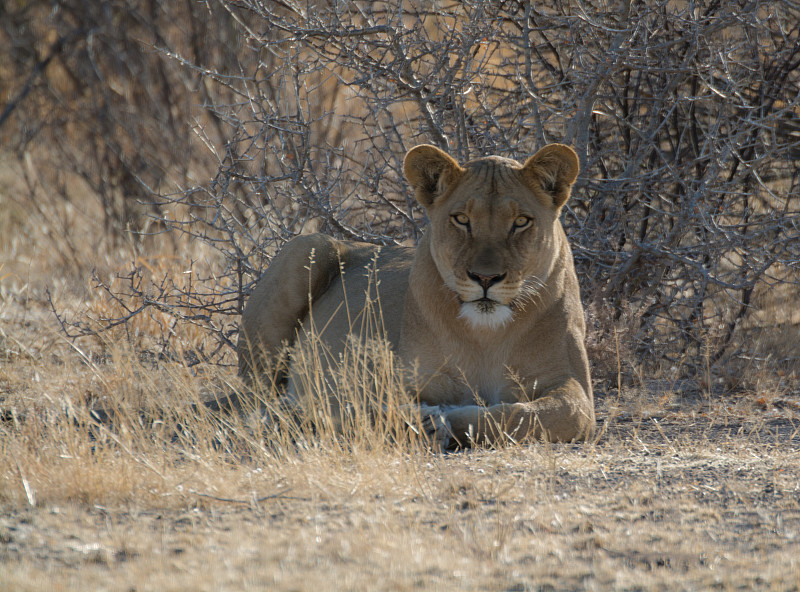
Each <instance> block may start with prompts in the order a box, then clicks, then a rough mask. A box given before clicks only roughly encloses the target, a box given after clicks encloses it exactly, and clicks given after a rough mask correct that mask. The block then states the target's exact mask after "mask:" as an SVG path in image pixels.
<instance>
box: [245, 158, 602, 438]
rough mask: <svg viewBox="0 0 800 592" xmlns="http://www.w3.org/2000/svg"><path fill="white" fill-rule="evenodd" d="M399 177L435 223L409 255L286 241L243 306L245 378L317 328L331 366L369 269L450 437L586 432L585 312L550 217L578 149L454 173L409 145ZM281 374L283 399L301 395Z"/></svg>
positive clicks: (473, 165)
mask: <svg viewBox="0 0 800 592" xmlns="http://www.w3.org/2000/svg"><path fill="white" fill-rule="evenodd" d="M404 169H405V174H406V178H407V179H408V181H409V183H410V184H411V185H412V186H413V187H414V190H415V192H416V197H417V200H418V201H419V203H420V204H421V205H422V206H423V207H425V209H426V212H427V214H428V218H429V219H430V227H429V229H428V230H427V232H426V233H425V235H424V236H423V238H422V239H421V241H420V243H419V245H418V247H417V248H416V250H414V249H410V248H404V247H383V248H380V247H376V246H373V245H367V244H362V243H349V242H343V241H338V240H335V239H332V238H330V237H327V236H323V235H309V236H301V237H298V238H296V239H294V240H293V241H291V242H290V243H288V244H287V245H286V246H285V247H284V248H283V249H282V250H281V252H280V253H279V254H278V255H277V256H276V257H275V259H274V260H273V262H272V264H271V265H270V267H269V269H268V270H267V272H266V273H265V275H264V277H263V278H262V279H261V280H260V282H259V283H258V285H257V286H256V289H255V290H254V292H253V294H252V296H251V297H250V300H249V301H248V303H247V306H246V307H245V310H244V314H243V316H242V328H241V336H240V340H239V365H240V372H241V374H242V375H243V376H244V377H245V378H249V379H252V378H253V377H255V376H257V375H259V373H260V372H262V371H263V368H264V366H265V362H266V361H267V360H274V359H275V358H276V357H277V356H278V355H279V353H280V351H281V347H282V344H286V343H289V344H291V343H293V342H295V340H296V339H297V335H300V336H301V337H300V339H301V340H303V339H304V337H303V336H304V335H305V334H306V332H307V331H308V329H309V328H310V326H311V325H312V320H313V326H314V327H315V328H316V330H317V331H320V330H321V329H322V328H324V331H322V332H321V335H320V337H321V338H322V340H323V342H325V343H326V344H327V346H328V347H329V348H330V350H331V351H332V353H333V356H334V358H333V359H335V357H336V355H337V354H338V352H341V351H343V349H344V339H345V337H346V335H348V333H351V332H355V333H360V329H356V327H361V324H360V321H359V319H358V317H359V315H360V314H361V311H362V310H363V308H364V302H365V293H366V292H367V290H368V285H369V283H370V278H369V274H368V273H367V272H366V269H367V268H373V269H377V270H378V279H379V282H380V283H379V287H378V290H379V294H380V308H381V312H382V321H383V324H384V326H385V329H386V336H387V339H388V340H389V342H390V343H391V344H392V346H393V348H394V349H395V351H396V352H397V353H398V354H399V357H400V359H401V360H402V362H403V364H404V368H405V369H406V370H407V378H406V386H407V389H408V390H409V391H410V392H411V393H412V395H416V396H417V397H418V400H419V402H420V404H421V405H423V406H433V407H434V408H436V409H437V410H438V411H437V412H439V413H441V414H442V415H443V417H444V419H445V422H444V424H442V425H446V426H447V427H448V429H449V434H448V435H447V437H446V438H444V441H445V442H447V441H449V442H450V443H451V444H467V443H470V442H497V441H501V440H505V439H511V440H514V441H524V440H530V439H540V438H547V439H549V440H553V441H571V440H577V439H584V438H586V437H588V436H589V435H590V434H591V433H592V430H593V427H594V405H593V398H592V388H591V382H590V377H589V365H588V360H587V357H586V350H585V348H584V334H585V327H584V320H583V319H584V317H583V309H582V306H581V301H580V293H579V287H578V281H577V278H576V275H575V269H574V266H573V262H572V253H571V251H570V248H569V244H568V242H567V239H566V236H565V234H564V231H563V229H562V227H561V223H560V222H559V214H560V212H561V208H562V207H563V205H564V203H565V202H566V201H567V199H568V198H569V195H570V191H571V188H572V185H573V183H574V182H575V179H576V177H577V174H578V159H577V156H576V155H575V152H574V151H573V150H572V149H571V148H569V147H568V146H564V145H560V144H552V145H549V146H546V147H544V148H542V149H541V150H540V151H539V152H537V153H536V154H535V155H534V156H532V157H531V158H530V159H528V160H527V161H526V162H525V164H524V165H520V164H519V163H517V162H516V161H513V160H509V159H504V158H499V157H486V158H481V159H477V160H475V161H472V162H469V163H467V164H466V165H463V166H462V165H459V164H458V163H457V162H456V161H455V160H453V159H452V158H451V157H450V156H448V155H447V154H446V153H444V152H442V151H441V150H439V149H438V148H435V147H433V146H417V147H416V148H414V149H412V150H411V151H410V152H409V153H408V154H407V155H406V159H405V165H404ZM312 253H313V262H312V263H311V264H310V261H309V260H310V258H311V257H312ZM341 270H344V275H343V276H342V275H340V271H341ZM372 279H373V280H374V278H372ZM372 294H373V296H374V295H375V290H374V288H373V290H372ZM309 302H310V303H311V309H310V312H309ZM412 369H413V372H412ZM289 374H290V376H289V391H290V393H292V394H293V396H298V397H301V396H302V393H298V392H297V391H298V390H299V389H301V388H302V387H301V386H300V383H299V382H298V381H297V380H295V377H293V376H292V375H291V374H292V373H291V371H290V372H289ZM426 408H427V407H426ZM438 429H439V430H441V429H443V428H442V427H441V425H440V427H439V428H438ZM440 436H441V435H440Z"/></svg>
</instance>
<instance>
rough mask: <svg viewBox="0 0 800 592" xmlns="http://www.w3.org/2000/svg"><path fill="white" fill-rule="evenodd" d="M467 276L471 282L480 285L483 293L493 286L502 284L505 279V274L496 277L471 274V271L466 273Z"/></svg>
mask: <svg viewBox="0 0 800 592" xmlns="http://www.w3.org/2000/svg"><path fill="white" fill-rule="evenodd" d="M467 275H468V276H469V279H471V280H472V281H473V282H477V283H478V284H480V285H481V287H482V288H483V290H484V292H485V291H486V290H488V289H489V288H491V287H492V286H494V285H495V284H498V283H500V282H502V281H503V280H504V279H505V277H506V274H504V273H500V274H496V275H484V274H482V273H473V272H471V271H468V272H467Z"/></svg>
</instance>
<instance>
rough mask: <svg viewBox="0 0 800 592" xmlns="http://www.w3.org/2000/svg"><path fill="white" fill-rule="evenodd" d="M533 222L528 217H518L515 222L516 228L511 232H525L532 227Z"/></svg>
mask: <svg viewBox="0 0 800 592" xmlns="http://www.w3.org/2000/svg"><path fill="white" fill-rule="evenodd" d="M532 222H533V219H532V218H528V217H527V216H517V219H516V220H514V226H513V227H512V228H511V231H512V232H517V231H519V230H525V229H526V228H528V226H530V225H531V223H532Z"/></svg>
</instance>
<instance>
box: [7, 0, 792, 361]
mask: <svg viewBox="0 0 800 592" xmlns="http://www.w3.org/2000/svg"><path fill="white" fill-rule="evenodd" d="M86 4H87V3H72V2H67V1H65V2H59V3H57V9H56V10H55V11H54V12H53V13H51V14H49V15H48V14H45V13H44V12H43V11H44V10H45V9H46V8H47V7H45V6H38V5H37V3H35V2H34V3H28V4H24V5H22V4H21V5H11V7H9V6H5V7H4V8H3V9H2V10H4V11H5V14H3V19H2V21H3V23H4V24H3V27H2V28H3V29H4V32H3V34H4V35H5V36H6V38H7V39H12V40H13V41H14V42H13V43H11V44H10V45H7V46H6V47H7V48H8V49H6V50H4V51H5V52H6V53H7V54H8V55H10V56H11V58H12V59H11V60H3V64H4V66H3V68H4V69H6V70H7V71H6V72H5V73H4V76H3V77H2V78H3V79H4V80H11V81H16V82H17V83H18V84H17V86H15V87H14V92H13V93H12V92H11V90H10V89H9V88H4V89H3V91H4V93H5V94H6V96H7V97H8V98H9V100H8V101H7V105H8V108H7V112H4V113H3V121H2V122H1V123H0V125H2V126H3V128H4V129H3V131H4V132H7V131H8V130H13V132H14V133H13V134H12V136H13V141H11V142H10V143H8V144H7V146H10V147H11V148H13V149H15V150H16V151H17V153H18V154H20V155H21V157H24V156H25V155H26V154H27V155H30V154H32V153H35V154H40V155H41V154H44V155H45V156H46V158H47V161H46V164H40V165H39V170H38V171H37V175H38V176H36V180H35V181H34V180H31V181H30V195H31V198H32V200H33V201H38V203H39V204H40V205H39V206H38V207H39V208H42V209H43V210H46V207H47V206H46V203H45V204H44V205H41V204H42V201H43V200H42V196H43V195H46V196H47V199H53V200H58V199H64V200H68V201H69V200H71V201H73V202H75V203H77V202H78V201H79V197H76V195H75V194H74V192H73V193H70V191H69V187H68V182H67V181H68V179H69V178H71V177H70V175H77V176H79V177H80V178H82V179H83V180H84V181H85V182H86V183H87V184H88V186H89V187H91V189H92V191H93V193H94V194H96V195H98V196H99V199H100V201H101V205H102V207H103V211H104V212H105V216H106V220H107V226H108V228H109V231H110V232H117V233H118V234H119V235H120V236H128V235H127V234H125V233H126V232H128V231H131V230H133V231H148V232H165V233H168V234H169V236H172V237H180V236H183V237H191V238H192V239H193V241H192V242H189V243H188V244H190V245H198V244H202V245H204V246H205V247H206V248H208V247H210V249H211V251H213V252H215V253H217V255H218V256H217V258H216V259H214V268H213V272H212V271H207V272H205V273H203V272H202V270H201V269H199V268H198V269H196V270H195V273H194V274H192V275H191V277H192V278H193V279H192V281H183V280H182V281H181V282H177V281H176V280H174V279H173V278H170V277H165V278H164V279H163V281H159V280H157V279H156V281H154V280H153V274H152V273H150V272H151V271H152V270H149V269H147V268H145V267H142V266H138V267H135V268H134V269H133V270H132V272H131V273H130V275H129V276H127V277H122V278H117V280H115V281H114V282H113V283H109V282H101V286H102V287H105V288H106V290H107V292H108V295H109V298H110V299H111V300H113V301H114V302H115V303H116V309H115V310H116V311H117V314H115V315H109V316H111V317H114V318H107V319H105V320H104V321H103V323H101V325H102V324H105V325H106V326H111V325H119V326H125V325H126V324H128V323H132V322H134V319H135V318H136V317H137V315H141V314H145V313H147V312H148V311H153V310H156V311H158V314H161V315H166V316H168V317H171V318H172V319H173V320H174V322H173V323H166V328H165V329H164V337H163V339H162V340H161V344H160V352H161V353H163V354H165V355H168V356H175V355H178V357H182V358H183V359H184V360H187V361H189V362H190V363H194V362H197V361H204V360H205V361H220V360H224V359H226V356H229V355H230V353H231V352H232V348H231V347H230V346H232V345H233V344H234V343H235V338H236V324H237V320H238V314H239V313H240V312H241V308H242V305H243V302H244V300H245V298H246V295H247V293H248V291H249V289H250V287H251V286H252V282H253V281H254V280H255V279H257V277H258V276H259V274H260V272H261V271H262V270H263V269H264V267H265V266H266V265H267V263H268V261H269V259H270V257H271V255H272V254H273V253H274V251H275V250H276V249H277V248H279V247H280V246H281V245H282V244H283V243H284V242H285V241H287V240H288V239H290V238H291V237H292V236H294V235H296V234H297V233H301V232H308V231H312V230H319V231H323V232H326V233H330V234H332V235H335V236H338V237H342V238H347V239H356V240H364V241H369V242H374V243H381V244H388V243H399V242H403V241H409V240H411V241H413V240H415V239H416V238H417V237H418V236H419V233H420V232H421V230H422V228H423V227H424V219H423V217H424V215H423V213H422V211H421V210H420V209H419V208H418V207H417V206H416V205H415V204H414V203H413V200H412V198H411V194H410V192H409V191H408V188H407V187H406V185H405V183H404V181H403V179H402V175H401V162H402V158H403V155H404V153H405V151H406V150H407V149H409V148H410V147H412V146H413V145H415V144H418V143H423V142H425V143H432V144H436V145H438V146H439V147H440V148H443V149H446V150H448V151H450V152H451V153H452V154H453V155H454V156H455V157H457V158H458V159H461V160H462V161H463V160H467V159H469V158H472V157H475V156H478V155H482V154H488V153H497V154H502V155H506V156H512V157H517V158H519V159H523V158H525V157H526V156H527V155H529V154H531V153H533V152H534V151H535V149H536V147H537V146H541V145H542V144H544V143H546V142H564V143H568V144H571V145H573V146H574V147H575V148H576V150H577V151H578V153H579V154H580V158H581V168H582V174H581V177H580V178H579V181H578V184H577V186H576V189H575V192H574V198H573V200H572V201H571V204H570V206H569V207H568V208H567V210H566V212H565V215H564V222H565V224H566V226H567V230H568V233H569V234H570V236H571V238H572V243H573V249H574V252H575V256H576V261H577V266H578V271H579V277H580V278H581V282H582V289H583V294H584V299H585V302H586V304H587V309H588V314H589V317H590V319H589V320H590V335H591V337H590V339H591V343H590V347H591V349H592V352H593V357H594V358H595V361H596V364H597V368H598V372H599V373H600V374H603V373H606V374H609V373H615V372H616V370H617V364H618V363H619V359H620V358H621V359H622V364H623V366H625V368H624V369H625V370H626V371H627V370H631V369H632V370H634V371H638V372H643V373H648V374H649V373H652V371H653V370H657V369H661V370H663V371H665V372H667V373H668V374H669V375H670V376H677V375H680V374H694V375H697V374H703V375H705V374H707V373H709V369H710V368H712V367H714V366H715V365H716V366H718V367H729V368H733V369H738V368H741V367H742V364H744V363H747V364H755V365H758V363H760V362H764V361H771V362H773V363H774V364H777V366H775V367H777V368H781V367H783V370H784V371H788V370H787V368H791V367H796V366H797V363H798V357H800V356H799V354H798V351H797V347H796V339H797V327H798V324H800V323H799V321H800V319H797V318H796V317H793V316H792V315H793V314H794V312H793V310H791V309H793V308H794V307H793V306H792V301H793V299H794V298H796V296H797V281H798V261H800V197H798V195H799V194H800V187H799V185H800V168H798V167H797V160H798V158H799V157H800V105H799V104H798V102H799V101H800V7H799V6H798V5H797V4H796V3H794V2H790V1H787V0H784V1H780V2H770V3H759V2H745V1H744V0H737V1H734V2H716V1H711V0H703V1H700V2H684V1H682V0H669V1H666V0H660V1H657V2H627V1H624V0H620V1H617V2H599V1H598V2H545V3H531V2H523V1H521V0H520V1H514V0H507V1H504V2H481V1H465V2H446V1H442V2H436V3H433V4H432V3H429V2H413V1H406V2H402V3H401V2H337V1H332V2H314V3H311V2H309V3H298V2H261V1H254V0H242V1H237V2H227V3H221V2H213V1H210V2H205V3H186V4H180V6H178V5H177V4H176V3H168V2H161V1H157V0H149V1H144V0H142V1H139V2H124V3H123V2H112V1H100V0H96V1H93V2H89V3H88V4H90V5H91V7H92V9H91V10H90V9H89V8H86V6H85V5H86ZM17 6H21V8H15V7H17ZM48 7H49V5H48ZM95 9H96V10H95ZM36 11H39V12H38V13H37V12H36ZM34 17H36V18H34ZM123 25H124V26H123ZM37 27H38V28H37ZM22 82H24V83H25V84H24V85H23V84H21V83H22ZM7 86H8V85H7ZM12 86H13V85H12ZM7 142H8V140H7ZM30 161H31V159H30V158H29V159H28V160H27V162H28V165H29V166H28V167H27V168H26V169H25V170H28V171H30V169H31V166H30ZM38 162H41V161H38ZM45 183H46V184H47V185H46V186H44V187H43V186H42V184H45ZM45 213H46V211H45ZM161 236H166V234H165V235H161ZM159 240H160V239H159ZM181 244H187V243H181ZM176 323H177V326H180V325H185V324H195V325H197V326H199V327H201V328H202V329H203V330H204V331H206V332H207V333H206V335H207V337H208V339H207V340H206V344H205V345H204V346H203V347H202V348H197V349H196V350H194V351H177V350H176V348H175V347H173V346H172V342H171V341H170V335H171V334H172V333H171V332H174V327H175V326H176ZM764 327H769V328H770V332H769V334H768V335H767V338H765V337H764V336H763V335H762V333H761V332H760V331H761V330H762V329H763V328H764ZM69 330H70V331H72V332H77V333H91V332H93V331H96V330H97V325H93V326H89V325H88V324H86V323H82V322H81V321H80V320H79V321H78V322H77V324H75V325H73V326H71V327H70V328H69ZM173 341H174V340H173ZM759 344H760V345H759ZM227 359H229V358H227ZM743 360H744V362H743ZM734 374H735V373H734Z"/></svg>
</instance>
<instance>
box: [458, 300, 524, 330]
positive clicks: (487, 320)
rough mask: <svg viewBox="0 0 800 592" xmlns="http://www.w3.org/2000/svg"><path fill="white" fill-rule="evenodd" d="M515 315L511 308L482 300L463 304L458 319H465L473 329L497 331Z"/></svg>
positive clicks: (492, 301)
mask: <svg viewBox="0 0 800 592" xmlns="http://www.w3.org/2000/svg"><path fill="white" fill-rule="evenodd" d="M512 316H513V313H512V312H511V308H510V307H508V306H506V305H505V304H500V303H499V302H496V301H494V300H489V299H487V298H482V299H480V300H473V301H472V302H464V303H462V304H461V312H460V313H459V315H458V318H460V319H465V320H466V321H467V322H468V323H469V324H470V325H472V328H473V329H489V330H491V331H496V330H497V329H502V328H503V327H505V326H506V325H507V324H508V322H509V321H511V317H512Z"/></svg>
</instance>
